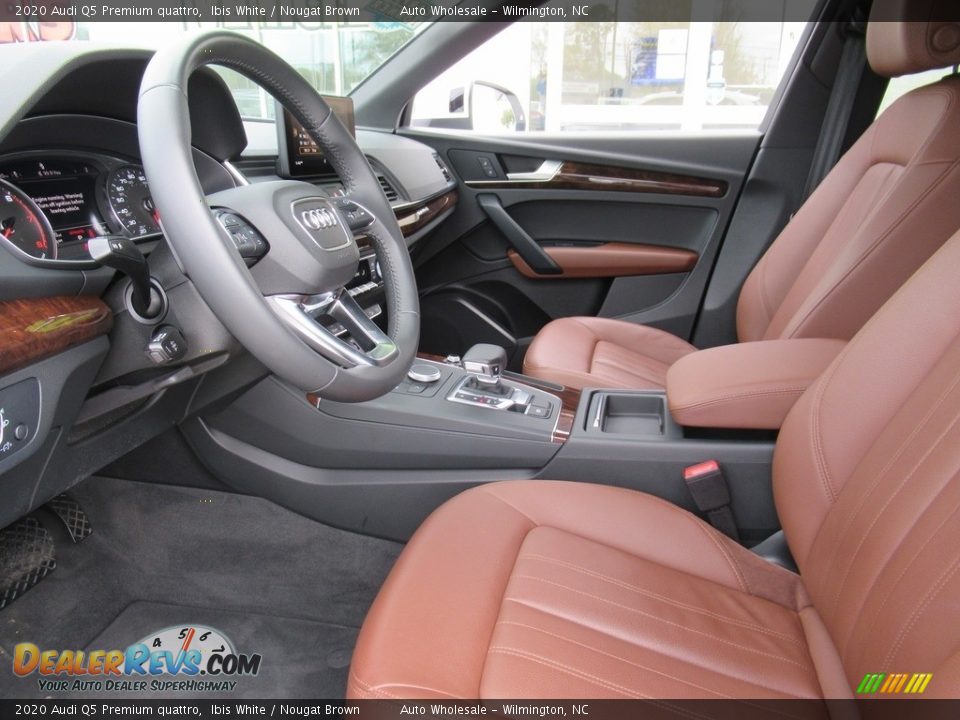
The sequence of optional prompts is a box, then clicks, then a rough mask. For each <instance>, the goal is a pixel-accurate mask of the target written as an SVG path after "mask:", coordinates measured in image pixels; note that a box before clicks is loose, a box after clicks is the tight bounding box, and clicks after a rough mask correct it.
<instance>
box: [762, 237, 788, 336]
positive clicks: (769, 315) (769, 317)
mask: <svg viewBox="0 0 960 720" xmlns="http://www.w3.org/2000/svg"><path fill="white" fill-rule="evenodd" d="M784 229H786V228H784ZM765 256H766V253H764V257H765ZM769 267H770V263H769V262H765V261H764V259H763V258H760V277H759V278H758V282H757V295H759V296H760V309H761V310H763V315H764V318H765V321H764V327H763V332H762V333H760V337H764V336H765V335H766V334H767V330H769V329H770V323H771V322H773V313H774V311H773V308H772V304H771V302H770V297H769V295H768V290H767V272H768V270H767V269H768V268H769ZM784 297H786V296H784Z"/></svg>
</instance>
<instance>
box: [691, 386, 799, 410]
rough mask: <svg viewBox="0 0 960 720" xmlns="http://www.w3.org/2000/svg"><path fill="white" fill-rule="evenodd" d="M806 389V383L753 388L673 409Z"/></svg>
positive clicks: (797, 393)
mask: <svg viewBox="0 0 960 720" xmlns="http://www.w3.org/2000/svg"><path fill="white" fill-rule="evenodd" d="M806 389H807V386H806V385H800V386H791V387H784V388H778V389H770V390H751V391H748V392H742V393H729V394H727V395H721V396H720V397H715V398H710V399H709V400H700V401H698V402H693V403H686V404H684V405H674V406H672V409H673V410H674V411H676V410H693V409H695V408H701V407H709V406H711V405H720V404H722V403H725V402H729V401H730V400H748V399H753V398H761V397H768V396H774V395H801V394H803V391H804V390H806Z"/></svg>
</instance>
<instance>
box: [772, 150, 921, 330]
mask: <svg viewBox="0 0 960 720" xmlns="http://www.w3.org/2000/svg"><path fill="white" fill-rule="evenodd" d="M880 165H889V166H890V169H889V170H888V171H887V174H886V177H885V178H884V179H883V182H882V183H880V187H879V188H878V190H877V192H874V193H873V197H872V199H871V202H870V203H869V204H870V206H871V207H873V208H874V209H875V208H877V207H881V206H882V205H883V202H882V198H885V197H886V196H887V195H889V194H890V193H891V192H893V190H895V189H896V188H897V181H896V180H893V181H892V182H891V176H892V175H893V172H894V170H895V169H896V168H900V169H901V170H904V171H905V170H906V168H905V167H904V166H902V165H897V164H895V163H871V164H870V165H868V166H867V169H866V171H864V174H863V175H862V176H861V177H860V178H859V179H858V181H857V183H856V184H855V185H854V186H853V189H852V190H851V193H850V194H851V195H852V194H853V193H854V192H855V191H857V190H858V189H859V188H860V187H861V184H862V182H863V179H864V177H866V172H867V171H869V170H872V169H873V168H875V167H880ZM888 183H890V187H887V184H888ZM934 186H935V183H934ZM932 189H933V186H931V188H930V189H929V190H928V192H930V191H932ZM878 196H879V197H878ZM924 197H925V196H924ZM848 199H849V198H848ZM922 199H923V197H921V199H920V200H921V201H922ZM912 207H913V206H911V208H908V209H907V210H905V211H904V213H903V214H902V215H900V216H898V217H897V219H896V220H894V221H893V222H892V223H891V224H890V225H888V226H887V228H886V230H885V232H884V233H883V234H882V235H880V237H878V238H875V239H874V241H873V242H872V243H870V245H869V247H867V248H865V249H864V250H863V252H861V253H860V256H859V258H858V259H857V261H856V262H854V263H853V264H852V265H850V267H849V268H848V269H847V271H846V272H845V273H844V274H843V275H841V277H840V278H839V279H838V280H837V281H836V282H835V283H833V284H832V285H831V286H829V287H826V288H820V287H815V288H814V289H813V290H812V291H811V293H810V294H808V295H807V296H806V297H804V298H803V299H802V300H801V301H800V303H799V305H798V307H797V309H796V310H795V311H794V313H793V315H791V316H790V317H788V318H787V321H786V322H785V323H784V326H783V330H781V331H780V333H778V337H779V338H792V337H797V336H798V335H799V333H800V327H801V326H802V325H803V323H804V322H805V321H806V320H807V319H808V318H809V317H810V315H812V314H813V313H814V311H816V310H817V309H818V308H819V307H820V306H821V305H823V303H824V302H826V298H828V297H830V295H831V294H832V293H833V292H835V291H836V288H837V287H839V286H840V285H841V284H842V283H843V281H844V280H846V279H847V278H848V277H849V276H850V275H851V274H852V273H853V272H854V270H856V269H857V268H858V267H860V265H861V264H863V262H864V260H865V259H866V258H868V257H869V256H870V254H871V253H872V252H873V251H874V250H876V249H877V247H879V246H880V245H882V244H883V241H884V240H885V239H886V238H887V237H888V236H889V235H890V233H892V232H893V231H894V230H895V229H896V228H897V227H898V226H899V224H900V222H901V221H902V219H903V218H904V217H907V216H909V214H910V210H911V209H912ZM846 217H847V204H846V203H845V204H844V206H843V207H842V208H840V211H839V212H838V213H837V214H836V216H835V217H834V219H833V221H832V222H831V223H830V226H829V227H828V228H827V230H826V232H824V234H823V237H822V238H821V239H820V242H819V243H817V246H816V247H815V248H814V249H813V252H812V253H810V256H809V257H808V258H807V262H806V263H804V266H803V267H801V268H800V271H799V273H798V275H797V279H799V277H800V275H802V274H803V271H804V270H806V268H807V265H809V264H810V262H811V261H812V260H813V258H814V256H815V255H816V254H817V251H818V250H820V248H821V247H822V245H823V241H824V238H826V237H827V236H828V235H830V233H831V232H832V231H833V228H834V226H836V225H837V223H838V222H839V221H840V220H843V219H846ZM869 220H870V215H869V214H868V215H867V216H864V217H861V218H860V222H859V223H857V225H856V227H855V228H854V229H853V231H852V234H853V235H856V234H857V233H859V232H860V231H861V230H862V229H863V227H864V225H866V224H867V222H868V221H869ZM821 279H822V278H821ZM794 285H796V281H795V282H794ZM792 289H793V286H791V290H792ZM817 295H819V297H818V298H817V299H816V301H815V302H813V301H814V298H815V297H816V296H817ZM811 302H813V305H812V306H811V304H810V303H811Z"/></svg>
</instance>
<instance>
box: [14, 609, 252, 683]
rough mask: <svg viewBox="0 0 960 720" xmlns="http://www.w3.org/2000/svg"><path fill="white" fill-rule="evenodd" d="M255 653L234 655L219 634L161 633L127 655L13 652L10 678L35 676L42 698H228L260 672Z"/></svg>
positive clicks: (32, 648)
mask: <svg viewBox="0 0 960 720" xmlns="http://www.w3.org/2000/svg"><path fill="white" fill-rule="evenodd" d="M261 659H262V658H261V656H260V655H259V654H258V653H253V654H243V653H238V652H237V651H236V650H235V649H234V647H233V643H231V642H230V640H229V639H228V638H227V637H226V636H225V635H224V634H223V633H221V632H220V631H219V630H215V629H214V628H210V627H206V626H203V625H186V626H182V625H181V626H174V627H168V628H164V629H163V630H160V631H159V632H156V633H151V634H149V635H147V636H146V637H145V638H143V639H142V640H140V641H139V642H135V643H134V644H132V645H130V646H128V647H127V648H126V650H41V649H40V648H39V647H38V646H37V645H35V644H33V643H20V644H19V645H17V646H16V647H15V648H14V653H13V672H14V673H15V674H16V675H18V676H19V677H23V678H26V677H29V676H31V675H34V674H36V675H37V676H38V677H37V682H38V684H39V687H40V690H41V691H43V692H132V693H136V692H146V691H151V692H230V691H233V690H234V689H235V688H236V686H237V682H238V680H237V679H236V678H241V677H244V676H253V675H256V674H257V673H258V672H260V663H261Z"/></svg>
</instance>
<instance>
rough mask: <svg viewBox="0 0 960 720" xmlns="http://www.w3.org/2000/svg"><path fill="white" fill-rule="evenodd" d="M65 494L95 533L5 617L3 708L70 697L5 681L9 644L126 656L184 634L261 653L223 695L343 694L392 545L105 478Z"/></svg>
mask: <svg viewBox="0 0 960 720" xmlns="http://www.w3.org/2000/svg"><path fill="white" fill-rule="evenodd" d="M71 492H72V494H73V496H74V497H75V498H76V499H77V500H78V501H79V502H80V503H81V504H82V505H83V507H84V509H85V510H86V511H87V513H88V514H89V516H90V520H91V523H92V525H93V528H94V531H93V534H92V535H90V537H88V538H87V539H86V540H84V542H82V543H80V544H79V545H73V544H71V543H69V542H68V541H60V542H58V544H57V561H58V562H57V565H58V567H57V569H56V570H55V571H54V572H53V573H51V574H50V575H49V576H48V577H47V578H45V579H44V580H43V581H42V582H41V583H40V584H38V585H37V586H36V587H34V588H33V589H31V590H30V591H29V592H27V593H25V594H24V595H23V596H22V597H20V598H18V599H17V600H16V601H15V602H13V603H11V604H10V605H9V606H8V607H7V608H5V609H3V610H2V611H0V697H4V698H11V697H24V698H26V697H42V696H46V695H49V696H53V697H58V696H60V697H63V696H64V695H62V694H59V693H50V692H44V691H42V690H41V689H40V688H39V686H38V683H37V675H36V674H33V675H30V676H28V677H27V678H23V679H20V678H17V677H16V676H15V675H14V674H13V673H12V672H11V668H12V654H13V649H14V646H15V645H16V644H17V643H21V642H30V643H34V644H36V645H37V646H39V647H40V648H41V649H56V650H66V649H106V650H108V649H113V648H117V649H124V648H126V647H127V646H128V645H130V644H131V643H134V642H137V641H138V640H140V639H141V638H143V637H144V636H145V635H147V634H148V633H153V632H156V631H159V630H161V629H163V628H166V627H169V626H173V625H180V624H203V625H208V626H210V627H213V628H216V629H218V630H221V631H222V632H223V633H224V634H225V635H227V636H228V637H229V638H230V639H231V640H232V641H233V643H234V645H235V646H236V649H237V651H238V652H243V653H260V654H261V655H262V665H261V671H260V673H259V674H258V676H257V677H255V678H252V677H251V678H246V679H245V680H244V681H242V682H239V683H238V686H237V688H236V691H235V692H234V693H230V694H229V695H228V696H229V697H233V698H237V697H284V698H285V697H290V698H293V697H338V696H342V693H343V691H344V688H345V684H346V672H347V666H348V664H349V656H350V652H351V649H352V647H353V642H354V640H355V637H356V632H357V628H358V627H359V626H360V624H361V622H362V621H363V617H364V615H365V614H366V611H367V609H368V608H369V605H370V603H371V602H372V600H373V597H374V596H375V594H376V591H377V589H378V588H379V586H380V584H381V583H382V582H383V579H384V577H385V576H386V573H387V572H388V570H389V568H390V567H391V566H392V564H393V562H394V560H395V559H396V555H397V553H398V552H399V549H400V546H399V545H398V544H396V543H391V542H387V541H383V540H377V539H374V538H368V537H363V536H360V535H356V534H353V533H348V532H344V531H340V530H336V529H333V528H329V527H326V526H323V525H320V524H318V523H315V522H313V521H311V520H308V519H306V518H303V517H301V516H299V515H296V514H295V513H292V512H290V511H288V510H285V509H283V508H280V507H278V506H276V505H274V504H272V503H270V502H267V501H265V500H261V499H259V498H252V497H245V496H239V495H233V494H229V493H218V492H211V491H204V490H191V489H185V488H177V487H170V486H161V485H151V484H143V483H133V482H127V481H118V480H109V479H103V478H91V479H90V480H88V481H86V482H85V483H83V484H82V485H80V486H78V487H77V488H75V489H74V490H73V491H71ZM104 643H107V645H106V646H105V645H104ZM98 695H99V693H98ZM212 695H213V694H212V693H184V694H182V695H180V697H184V698H187V697H210V696H212Z"/></svg>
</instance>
